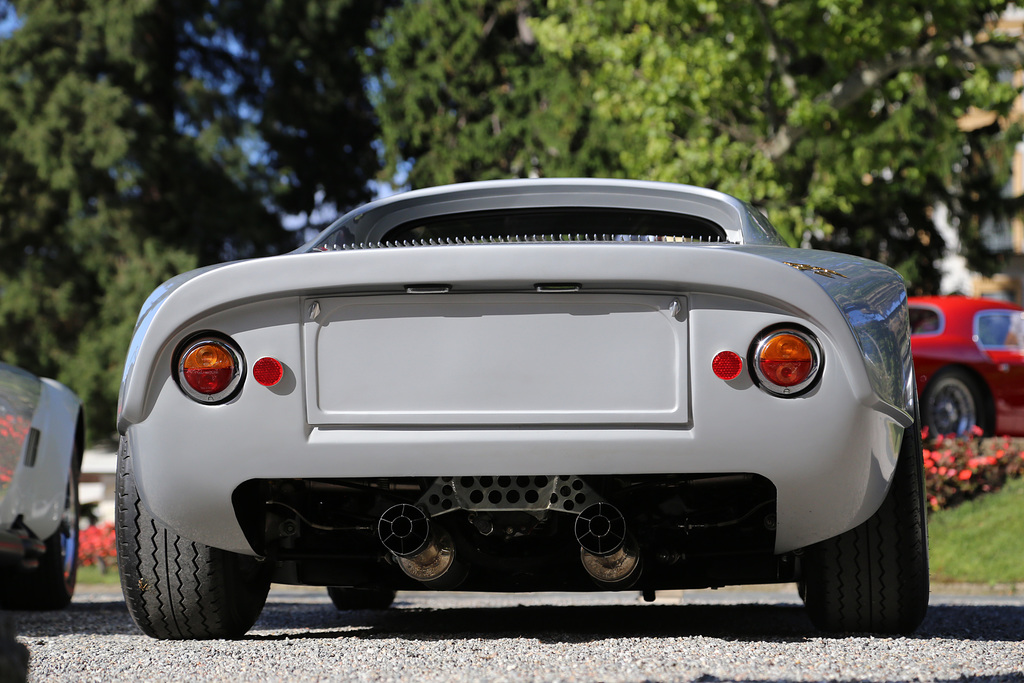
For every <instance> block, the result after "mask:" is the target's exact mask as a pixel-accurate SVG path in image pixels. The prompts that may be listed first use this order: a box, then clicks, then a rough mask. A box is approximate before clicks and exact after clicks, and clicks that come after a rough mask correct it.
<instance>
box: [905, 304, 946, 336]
mask: <svg viewBox="0 0 1024 683" xmlns="http://www.w3.org/2000/svg"><path fill="white" fill-rule="evenodd" d="M941 330H942V317H941V316H940V315H939V312H938V311H936V310H935V309H933V308H913V307H911V309H910V334H937V333H938V332H940V331H941Z"/></svg>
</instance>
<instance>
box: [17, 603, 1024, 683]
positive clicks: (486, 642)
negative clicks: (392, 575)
mask: <svg viewBox="0 0 1024 683" xmlns="http://www.w3.org/2000/svg"><path fill="white" fill-rule="evenodd" d="M13 615H14V618H15V620H16V622H17V625H18V633H19V638H18V639H19V640H20V641H21V642H22V643H24V644H25V645H26V646H27V647H28V649H29V651H30V655H31V664H30V666H31V669H30V678H29V680H30V681H113V680H118V681H149V680H153V681H184V680H188V681H194V680H203V681H206V680H225V681H277V680H299V681H308V680H325V681H330V680H337V681H410V682H413V681H414V682H415V683H426V682H429V681H550V682H555V681H601V682H604V683H612V682H613V681H630V682H639V681H699V682H702V683H706V682H713V681H757V682H761V681H972V682H973V681H1015V682H1016V681H1020V682H1024V643H1022V642H1021V641H1022V639H1024V597H1022V596H1013V595H1007V596H998V595H996V596H993V595H945V594H941V595H939V594H933V596H932V607H931V609H930V610H929V613H928V617H927V619H926V620H925V622H924V624H923V625H922V626H921V628H920V629H919V631H918V633H916V634H915V635H914V636H913V637H911V638H871V637H865V636H857V635H852V636H842V637H827V636H823V635H822V634H820V633H818V632H816V631H814V629H813V628H812V627H811V625H810V622H809V621H808V620H807V617H806V616H805V615H804V612H803V609H802V607H801V606H800V601H799V598H798V597H797V595H796V591H795V589H793V588H792V587H784V588H782V589H776V588H773V589H770V590H769V589H764V590H756V589H755V590H742V591H737V590H723V591H686V592H681V593H679V592H677V593H671V594H659V597H658V600H657V601H656V602H655V603H653V604H645V603H643V602H642V601H640V599H639V597H638V596H637V595H634V594H595V595H579V594H574V595H562V594H557V595H551V594H539V595H508V596H506V595H492V594H487V595H472V594H453V595H445V594H432V593H400V594H399V596H398V600H397V601H396V603H395V606H394V607H393V608H392V609H391V610H388V611H386V612H366V611H356V612H338V611H337V610H335V609H334V607H333V606H332V605H331V603H330V601H329V600H328V599H327V596H326V592H324V591H310V590H304V589H291V588H285V587H275V588H274V589H273V590H272V591H271V594H270V600H269V601H268V603H267V607H266V608H265V609H264V611H263V615H262V617H261V618H260V620H259V621H258V622H257V624H256V626H255V628H254V629H253V630H252V631H251V632H250V633H249V635H248V637H247V638H246V639H244V640H240V641H219V640H218V641H193V642H164V641H157V640H152V639H150V638H148V637H146V636H143V635H142V634H141V633H140V632H139V631H137V630H136V629H135V627H134V625H133V624H132V622H131V619H130V618H129V616H128V613H127V610H126V609H125V607H124V603H123V601H122V600H121V596H120V593H119V592H117V591H116V589H111V588H105V589H91V590H86V591H84V592H82V593H80V594H79V595H78V596H76V597H75V602H74V603H73V604H72V606H71V608H70V609H68V610H66V611H63V612H51V613H29V612H15V613H13Z"/></svg>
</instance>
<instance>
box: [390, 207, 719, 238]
mask: <svg viewBox="0 0 1024 683" xmlns="http://www.w3.org/2000/svg"><path fill="white" fill-rule="evenodd" d="M581 236H593V238H594V239H601V238H604V239H609V240H621V241H647V242H661V241H665V242H690V241H694V242H698V241H699V242H724V241H725V240H726V235H725V230H723V229H722V228H721V227H720V226H718V225H717V224H715V223H713V222H711V221H709V220H707V219H705V218H700V217H697V216H685V215H681V214H674V213H656V212H651V211H631V210H622V209H578V208H577V209H542V210H529V211H494V212H481V213H467V214H454V215H448V216H437V217H434V218H431V219H429V220H424V221H417V222H415V223H407V224H405V225H400V226H398V227H397V228H394V229H392V230H391V231H389V232H388V234H387V235H386V236H385V237H384V240H385V241H392V242H403V241H414V240H415V241H421V240H427V241H429V240H431V239H433V240H438V239H444V240H447V239H452V240H456V239H458V240H470V241H472V240H473V239H480V240H496V239H504V238H512V239H515V238H519V239H526V240H532V239H534V238H536V239H539V240H544V241H556V242H557V241H575V240H576V239H579V238H580V237H581Z"/></svg>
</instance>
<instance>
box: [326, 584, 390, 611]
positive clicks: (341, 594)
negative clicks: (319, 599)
mask: <svg viewBox="0 0 1024 683" xmlns="http://www.w3.org/2000/svg"><path fill="white" fill-rule="evenodd" d="M327 595H329V596H330V598H331V602H333V603H334V606H335V607H337V608H338V609H339V610H350V609H387V608H388V607H391V603H393V602H394V601H395V591H392V590H388V589H386V588H338V587H337V586H330V587H329V588H328V589H327Z"/></svg>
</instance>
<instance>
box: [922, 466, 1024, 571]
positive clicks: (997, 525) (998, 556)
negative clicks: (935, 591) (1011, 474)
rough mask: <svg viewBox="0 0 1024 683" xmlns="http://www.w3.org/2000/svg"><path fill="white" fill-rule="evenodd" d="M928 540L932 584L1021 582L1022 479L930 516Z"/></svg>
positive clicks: (1023, 547) (1023, 566) (1023, 561)
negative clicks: (936, 582) (935, 582)
mask: <svg viewBox="0 0 1024 683" xmlns="http://www.w3.org/2000/svg"><path fill="white" fill-rule="evenodd" d="M928 535H929V550H930V556H931V570H932V580H933V581H942V582H965V583H983V584H997V583H1020V582H1024V480H1021V479H1013V480H1010V481H1008V482H1007V483H1006V485H1005V486H1004V487H1003V488H1002V489H1001V490H999V491H998V492H996V493H990V494H986V495H983V496H981V497H980V498H976V499H975V500H972V501H969V502H967V503H964V504H962V505H960V506H958V507H956V508H954V509H952V510H943V511H941V512H937V513H933V514H932V515H931V517H930V518H929V520H928Z"/></svg>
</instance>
